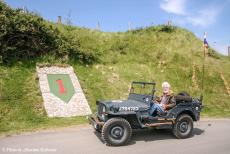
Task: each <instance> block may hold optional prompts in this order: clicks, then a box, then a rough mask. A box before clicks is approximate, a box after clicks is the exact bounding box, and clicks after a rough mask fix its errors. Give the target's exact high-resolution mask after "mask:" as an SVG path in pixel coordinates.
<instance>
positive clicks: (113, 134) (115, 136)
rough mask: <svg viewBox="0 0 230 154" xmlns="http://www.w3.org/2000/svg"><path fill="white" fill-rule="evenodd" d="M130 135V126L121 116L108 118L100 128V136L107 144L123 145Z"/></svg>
mask: <svg viewBox="0 0 230 154" xmlns="http://www.w3.org/2000/svg"><path fill="white" fill-rule="evenodd" d="M131 135H132V128H131V126H130V124H129V122H128V121H127V120H125V119H123V118H112V119H109V120H108V121H107V122H106V123H105V124H104V126H103V128H102V138H103V139H104V141H105V142H106V144H107V145H112V146H119V145H124V144H126V143H127V142H128V141H129V139H130V137H131Z"/></svg>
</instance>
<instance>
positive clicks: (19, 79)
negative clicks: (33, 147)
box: [0, 25, 230, 134]
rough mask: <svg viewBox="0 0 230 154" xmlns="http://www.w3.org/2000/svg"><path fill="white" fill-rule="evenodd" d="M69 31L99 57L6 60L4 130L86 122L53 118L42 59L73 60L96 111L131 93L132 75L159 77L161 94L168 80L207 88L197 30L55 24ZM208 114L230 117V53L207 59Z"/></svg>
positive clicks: (1, 92)
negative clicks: (110, 29)
mask: <svg viewBox="0 0 230 154" xmlns="http://www.w3.org/2000/svg"><path fill="white" fill-rule="evenodd" d="M54 26H56V27H57V28H58V29H59V30H60V31H61V33H63V34H64V35H65V36H67V37H71V38H75V39H77V40H78V42H79V43H80V47H81V49H83V51H90V52H96V53H97V54H96V55H97V56H98V57H97V58H98V61H96V62H94V63H93V64H84V63H79V62H78V61H73V60H71V59H66V60H65V61H63V60H62V58H56V57H53V56H52V55H45V56H43V57H38V58H37V59H33V60H30V61H22V62H17V63H16V64H15V65H13V66H10V67H8V66H3V65H0V77H1V78H0V79H1V80H0V123H1V125H0V134H7V133H15V132H16V133H17V132H22V131H31V130H37V129H45V128H53V127H62V126H68V125H74V124H79V123H85V122H86V119H85V117H72V118H48V117H47V115H46V112H45V109H44V107H43V100H42V97H41V92H40V90H39V85H38V79H37V74H36V65H37V64H42V63H49V64H70V65H72V66H73V68H74V70H75V73H76V75H77V76H78V78H79V80H80V83H81V85H82V88H83V91H84V93H85V95H86V98H87V100H88V102H89V105H90V107H91V109H92V111H93V112H95V111H96V105H95V101H96V100H97V99H101V98H104V99H125V98H127V96H128V89H129V86H130V83H131V81H134V80H136V81H153V80H154V81H156V83H157V86H156V90H157V92H156V94H157V95H160V94H161V83H162V82H163V81H165V80H167V81H169V82H170V84H171V85H172V88H173V91H174V92H175V93H178V92H180V91H184V90H185V91H188V92H189V93H190V94H191V95H192V96H197V97H199V96H200V94H201V78H202V64H203V57H202V55H203V54H202V53H203V49H202V41H201V40H199V39H197V38H196V37H195V36H194V34H192V33H191V32H189V31H187V30H185V29H181V28H178V27H174V28H173V29H172V31H167V30H165V29H164V26H155V27H147V28H144V29H140V30H133V31H128V32H123V33H105V32H100V31H94V30H89V29H85V28H78V27H69V26H63V25H54ZM193 63H195V64H196V75H197V76H196V77H197V83H198V88H196V87H193V86H192V72H193V70H192V65H193ZM205 64H206V65H205V80H204V85H205V86H204V87H205V89H204V94H205V95H204V104H205V108H204V110H203V112H202V116H209V117H230V112H229V111H230V103H229V100H230V96H228V95H227V93H226V90H225V87H224V83H223V81H222V80H221V78H220V75H219V72H220V71H221V72H223V74H224V76H225V78H226V80H227V81H228V83H230V72H229V71H228V70H229V69H230V59H229V58H228V57H225V56H222V55H219V54H217V53H215V52H214V53H213V55H212V56H209V57H208V58H207V59H206V61H205Z"/></svg>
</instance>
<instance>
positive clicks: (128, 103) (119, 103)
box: [97, 99, 149, 110]
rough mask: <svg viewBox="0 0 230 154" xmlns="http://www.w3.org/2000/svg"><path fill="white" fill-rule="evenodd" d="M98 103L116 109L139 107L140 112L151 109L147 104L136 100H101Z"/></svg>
mask: <svg viewBox="0 0 230 154" xmlns="http://www.w3.org/2000/svg"><path fill="white" fill-rule="evenodd" d="M97 103H102V104H104V105H105V106H107V107H108V108H110V107H115V108H120V107H137V108H138V110H147V109H149V105H148V103H145V102H140V101H136V100H130V99H128V100H99V101H97Z"/></svg>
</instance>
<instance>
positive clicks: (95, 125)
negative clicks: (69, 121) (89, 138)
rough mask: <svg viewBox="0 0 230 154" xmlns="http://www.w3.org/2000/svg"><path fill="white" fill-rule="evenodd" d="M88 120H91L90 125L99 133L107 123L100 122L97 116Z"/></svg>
mask: <svg viewBox="0 0 230 154" xmlns="http://www.w3.org/2000/svg"><path fill="white" fill-rule="evenodd" d="M88 120H89V124H91V125H92V126H93V128H94V129H95V130H97V131H100V130H101V129H102V127H103V125H104V123H105V122H103V121H99V119H98V117H97V116H96V115H94V116H89V118H88Z"/></svg>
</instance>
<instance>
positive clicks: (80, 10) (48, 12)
mask: <svg viewBox="0 0 230 154" xmlns="http://www.w3.org/2000/svg"><path fill="white" fill-rule="evenodd" d="M5 2H6V3H7V4H9V5H10V6H11V7H13V8H17V7H20V8H22V7H26V8H27V9H28V10H30V11H34V12H37V13H38V14H40V15H41V16H42V17H44V18H45V19H48V20H50V21H57V16H59V15H60V16H62V20H63V22H65V21H66V19H67V18H70V19H71V22H72V24H73V25H77V26H82V27H88V28H93V29H95V28H96V27H97V24H98V23H99V24H100V28H101V30H102V31H113V32H114V31H126V30H128V25H129V24H128V23H130V24H131V28H138V27H144V26H150V25H158V24H165V23H166V22H167V21H168V20H171V21H172V23H173V24H174V25H177V26H180V27H183V28H187V29H189V30H190V31H192V32H193V33H194V34H195V35H196V36H197V37H199V38H200V39H203V33H204V32H207V40H208V42H209V44H210V45H211V46H212V47H213V48H216V49H217V50H218V51H219V52H220V53H222V54H224V55H227V53H228V52H227V46H228V45H230V20H229V19H230V18H229V16H230V0H65V1H64V0H5Z"/></svg>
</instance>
